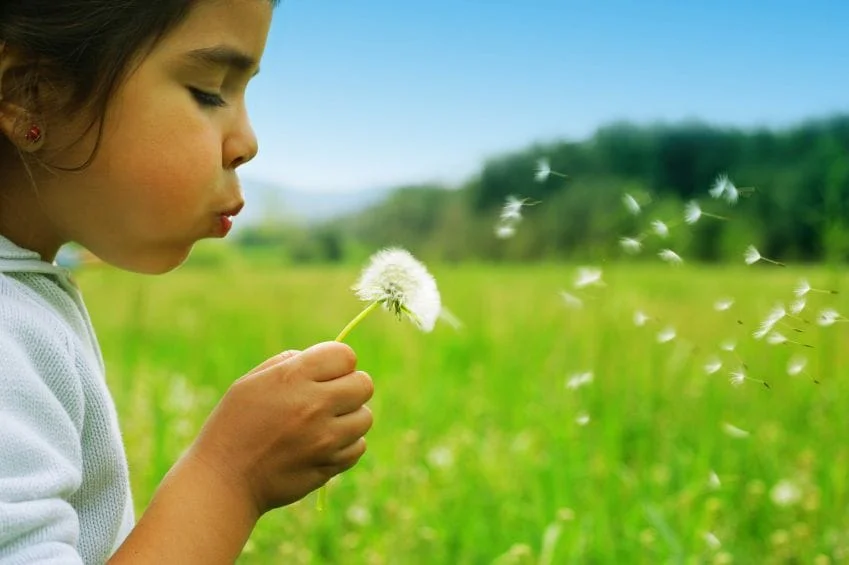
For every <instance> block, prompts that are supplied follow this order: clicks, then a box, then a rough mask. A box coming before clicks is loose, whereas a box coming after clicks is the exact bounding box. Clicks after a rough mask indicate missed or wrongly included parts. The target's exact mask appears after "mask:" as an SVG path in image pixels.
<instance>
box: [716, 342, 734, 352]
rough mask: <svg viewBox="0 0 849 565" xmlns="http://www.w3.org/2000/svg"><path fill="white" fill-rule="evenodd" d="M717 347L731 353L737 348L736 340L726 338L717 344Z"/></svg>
mask: <svg viewBox="0 0 849 565" xmlns="http://www.w3.org/2000/svg"><path fill="white" fill-rule="evenodd" d="M719 348H720V349H722V350H723V351H728V352H729V353H733V352H734V350H735V349H736V348H737V342H735V341H734V340H733V339H728V340H725V341H723V342H722V343H720V344H719Z"/></svg>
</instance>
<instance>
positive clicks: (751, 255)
mask: <svg viewBox="0 0 849 565" xmlns="http://www.w3.org/2000/svg"><path fill="white" fill-rule="evenodd" d="M743 259H744V260H745V261H746V264H747V265H754V264H755V263H757V262H758V261H765V262H767V263H772V264H773V265H778V266H779V267H786V266H787V265H785V264H784V263H779V262H778V261H773V260H772V259H768V258H766V257H764V256H763V255H761V253H760V251H758V249H757V248H756V247H755V246H754V245H750V246H749V247H747V248H746V252H745V253H743Z"/></svg>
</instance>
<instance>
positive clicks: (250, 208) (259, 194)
mask: <svg viewBox="0 0 849 565" xmlns="http://www.w3.org/2000/svg"><path fill="white" fill-rule="evenodd" d="M242 189H243V192H244V195H245V209H244V210H243V211H242V214H241V215H240V216H239V221H238V222H236V225H237V226H240V225H241V226H245V225H250V224H257V223H261V222H263V221H275V220H280V219H284V218H285V219H288V220H293V221H299V222H303V223H306V224H313V223H317V222H321V221H324V220H329V219H332V218H335V217H339V216H344V215H348V214H352V213H356V212H360V211H362V210H365V209H367V208H370V207H371V206H374V205H375V204H378V203H380V202H382V201H383V200H384V199H385V198H386V197H387V196H389V194H390V193H391V192H392V189H391V188H377V189H370V190H369V189H367V190H360V191H354V192H338V193H330V192H319V191H316V192H312V191H308V190H296V189H291V188H284V187H281V186H278V185H275V184H273V183H267V182H262V181H255V180H250V179H243V180H242Z"/></svg>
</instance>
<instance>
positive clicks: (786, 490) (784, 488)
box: [769, 479, 802, 507]
mask: <svg viewBox="0 0 849 565" xmlns="http://www.w3.org/2000/svg"><path fill="white" fill-rule="evenodd" d="M769 498H770V499H771V500H772V503H773V504H775V505H776V506H782V507H787V506H793V505H795V504H796V503H798V502H799V501H800V500H801V499H802V490H801V489H800V488H799V485H797V484H796V483H795V482H793V481H791V480H789V479H782V480H780V481H778V482H777V483H776V484H775V485H774V486H773V487H772V489H771V490H770V491H769Z"/></svg>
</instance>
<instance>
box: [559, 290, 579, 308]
mask: <svg viewBox="0 0 849 565" xmlns="http://www.w3.org/2000/svg"><path fill="white" fill-rule="evenodd" d="M560 298H562V299H563V302H565V303H566V306H568V307H570V308H574V309H576V310H577V309H578V308H582V307H583V306H584V301H583V300H581V299H580V298H578V297H577V296H575V295H574V294H571V293H569V292H566V291H565V290H561V291H560Z"/></svg>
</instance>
